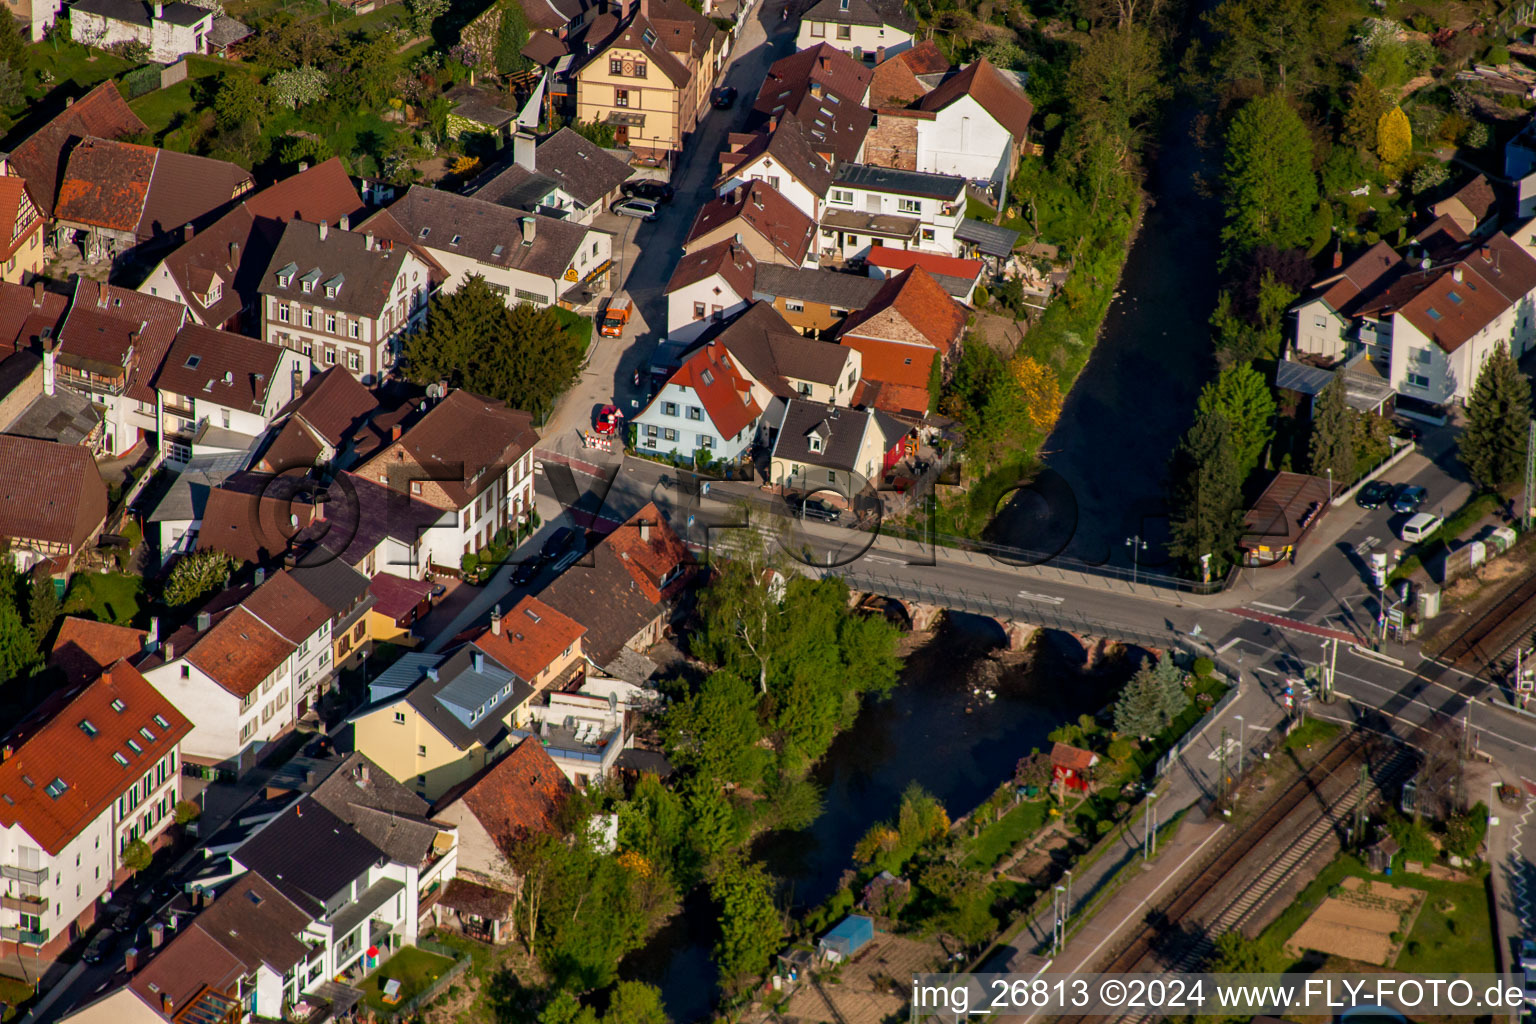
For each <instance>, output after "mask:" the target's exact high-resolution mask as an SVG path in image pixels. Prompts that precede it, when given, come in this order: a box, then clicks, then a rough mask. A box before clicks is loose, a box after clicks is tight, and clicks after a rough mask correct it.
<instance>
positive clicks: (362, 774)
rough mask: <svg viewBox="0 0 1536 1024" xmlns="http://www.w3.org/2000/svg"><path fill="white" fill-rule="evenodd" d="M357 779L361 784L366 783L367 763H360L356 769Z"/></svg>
mask: <svg viewBox="0 0 1536 1024" xmlns="http://www.w3.org/2000/svg"><path fill="white" fill-rule="evenodd" d="M357 780H358V781H359V782H361V783H362V784H363V785H365V786H366V785H368V765H367V764H362V765H359V766H358V769H357Z"/></svg>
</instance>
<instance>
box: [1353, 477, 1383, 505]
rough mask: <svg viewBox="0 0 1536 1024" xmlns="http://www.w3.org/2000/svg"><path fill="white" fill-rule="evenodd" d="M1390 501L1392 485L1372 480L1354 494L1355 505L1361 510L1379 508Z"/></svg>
mask: <svg viewBox="0 0 1536 1024" xmlns="http://www.w3.org/2000/svg"><path fill="white" fill-rule="evenodd" d="M1391 500H1392V485H1391V484H1389V483H1383V482H1382V481H1380V480H1372V481H1371V482H1370V483H1368V484H1366V485H1365V486H1364V487H1362V488H1360V490H1358V491H1356V492H1355V504H1356V505H1359V506H1360V507H1361V508H1381V506H1382V505H1383V504H1385V503H1386V502H1389V501H1391Z"/></svg>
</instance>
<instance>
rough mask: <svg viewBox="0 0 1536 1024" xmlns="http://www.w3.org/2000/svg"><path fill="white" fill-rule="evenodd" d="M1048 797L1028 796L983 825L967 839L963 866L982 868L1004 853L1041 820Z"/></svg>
mask: <svg viewBox="0 0 1536 1024" xmlns="http://www.w3.org/2000/svg"><path fill="white" fill-rule="evenodd" d="M1049 809H1050V801H1049V800H1028V801H1025V802H1023V803H1021V804H1019V805H1018V806H1016V807H1014V808H1013V809H1012V810H1010V811H1009V812H1008V813H1007V814H1004V815H1003V816H1002V817H1001V818H1000V819H998V820H997V821H995V822H993V823H992V824H990V825H988V826H986V827H985V828H983V829H982V830H981V834H980V835H978V836H977V837H976V838H975V839H974V840H972V842H971V849H970V852H969V853H968V854H966V857H965V866H966V867H967V868H971V869H973V870H976V871H985V870H987V869H988V868H991V867H992V866H993V865H995V864H996V863H997V862H998V861H999V860H1001V859H1002V858H1003V857H1004V856H1006V855H1007V854H1008V852H1009V851H1010V850H1012V849H1013V848H1014V847H1015V846H1017V845H1018V844H1019V843H1020V842H1022V841H1023V840H1024V839H1026V838H1027V837H1029V836H1031V835H1034V833H1035V830H1037V829H1038V828H1039V827H1040V826H1041V825H1043V824H1044V823H1045V816H1046V812H1047V811H1048V810H1049Z"/></svg>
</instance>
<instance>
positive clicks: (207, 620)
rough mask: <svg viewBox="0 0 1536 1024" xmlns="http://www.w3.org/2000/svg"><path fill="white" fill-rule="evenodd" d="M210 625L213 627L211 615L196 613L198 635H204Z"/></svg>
mask: <svg viewBox="0 0 1536 1024" xmlns="http://www.w3.org/2000/svg"><path fill="white" fill-rule="evenodd" d="M212 625H213V616H212V615H210V614H208V613H207V612H198V613H197V631H198V632H199V633H206V632H208V627H210V626H212Z"/></svg>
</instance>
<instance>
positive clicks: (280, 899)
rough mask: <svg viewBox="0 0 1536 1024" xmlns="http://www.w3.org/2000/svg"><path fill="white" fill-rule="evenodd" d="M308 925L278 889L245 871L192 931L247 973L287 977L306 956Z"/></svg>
mask: <svg viewBox="0 0 1536 1024" xmlns="http://www.w3.org/2000/svg"><path fill="white" fill-rule="evenodd" d="M309 921H310V919H309V915H308V914H306V913H304V911H302V910H300V909H299V908H298V907H297V906H296V905H294V903H293V902H292V901H291V900H289V899H288V897H286V896H284V895H283V893H282V892H281V891H280V890H279V889H278V888H277V887H276V886H274V885H273V884H272V883H271V882H269V881H268V880H267V879H265V878H263V877H262V876H261V875H260V874H258V873H257V872H255V871H248V872H246V873H245V874H244V875H242V876H241V877H240V878H238V879H236V880H235V881H234V882H233V883H232V884H231V885H230V887H229V888H228V889H227V890H225V892H224V894H223V895H222V896H220V897H219V898H218V899H216V900H214V901H213V904H212V905H211V906H210V907H208V909H207V910H204V911H203V912H202V913H201V914H199V915H198V916H197V917H196V918H195V919H194V920H193V926H194V927H195V928H197V929H198V930H200V931H202V932H204V933H206V934H207V935H208V936H209V937H211V938H212V939H213V940H214V941H215V942H217V943H218V944H219V945H220V946H222V947H223V948H224V949H226V950H228V951H229V952H230V953H233V954H234V955H235V956H236V957H238V958H239V959H240V962H241V963H243V964H244V965H245V967H246V970H247V971H254V970H255V969H256V968H257V967H259V966H261V965H262V964H265V965H267V966H268V967H270V968H272V970H273V971H274V972H275V973H277V974H285V973H287V971H288V970H289V969H290V968H292V967H293V965H294V964H297V963H298V962H299V961H301V960H303V959H304V957H305V956H306V955H307V954H308V953H309V948H308V947H307V946H306V945H305V944H304V942H303V941H302V940H301V939H300V938H299V936H300V933H302V932H303V931H304V928H305V926H306V925H308V924H309ZM160 955H161V957H164V956H165V954H164V953H162V954H160Z"/></svg>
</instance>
